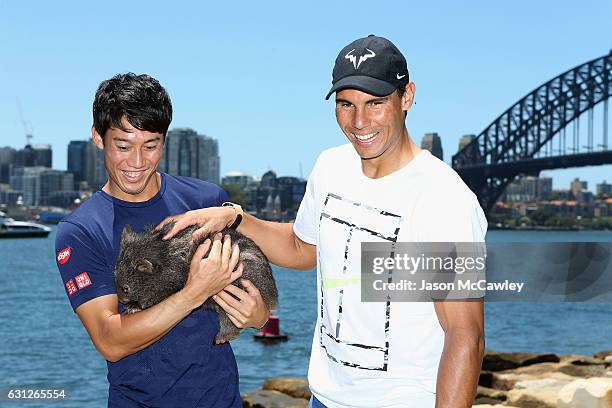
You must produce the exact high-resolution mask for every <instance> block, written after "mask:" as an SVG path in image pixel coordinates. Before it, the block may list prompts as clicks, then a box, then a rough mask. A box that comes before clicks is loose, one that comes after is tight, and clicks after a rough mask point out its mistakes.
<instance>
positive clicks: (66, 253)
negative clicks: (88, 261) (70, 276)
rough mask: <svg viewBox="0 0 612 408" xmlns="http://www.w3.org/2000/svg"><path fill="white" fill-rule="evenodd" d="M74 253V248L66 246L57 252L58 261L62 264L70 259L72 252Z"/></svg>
mask: <svg viewBox="0 0 612 408" xmlns="http://www.w3.org/2000/svg"><path fill="white" fill-rule="evenodd" d="M71 253H72V249H71V248H70V247H66V248H64V249H62V250H61V251H59V252H58V253H57V263H58V264H60V265H63V264H65V263H66V262H68V260H69V259H70V254H71Z"/></svg>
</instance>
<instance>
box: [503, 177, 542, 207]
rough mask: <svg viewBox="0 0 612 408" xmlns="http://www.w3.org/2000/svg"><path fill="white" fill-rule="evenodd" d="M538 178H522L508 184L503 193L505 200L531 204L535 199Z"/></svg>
mask: <svg viewBox="0 0 612 408" xmlns="http://www.w3.org/2000/svg"><path fill="white" fill-rule="evenodd" d="M537 190H538V178H537V177H533V176H524V177H521V178H519V179H518V180H514V181H513V182H512V183H510V184H508V187H506V191H505V198H506V200H510V201H521V202H533V201H535V199H536V197H537Z"/></svg>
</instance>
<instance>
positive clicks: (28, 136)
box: [15, 97, 34, 146]
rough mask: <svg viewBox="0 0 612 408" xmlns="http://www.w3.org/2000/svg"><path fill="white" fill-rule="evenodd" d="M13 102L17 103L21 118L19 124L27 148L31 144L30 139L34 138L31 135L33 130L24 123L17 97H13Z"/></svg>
mask: <svg viewBox="0 0 612 408" xmlns="http://www.w3.org/2000/svg"><path fill="white" fill-rule="evenodd" d="M15 100H16V101H17V110H18V111H19V117H20V118H21V124H22V125H23V130H24V131H25V137H26V146H29V145H31V144H32V138H33V137H34V136H33V135H32V133H33V129H32V126H30V125H29V124H28V122H26V120H25V118H24V116H23V110H22V109H21V103H19V97H15Z"/></svg>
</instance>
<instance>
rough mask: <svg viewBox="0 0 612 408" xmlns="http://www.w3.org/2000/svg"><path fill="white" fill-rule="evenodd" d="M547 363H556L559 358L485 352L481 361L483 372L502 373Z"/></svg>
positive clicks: (549, 355)
mask: <svg viewBox="0 0 612 408" xmlns="http://www.w3.org/2000/svg"><path fill="white" fill-rule="evenodd" d="M547 362H551V363H558V362H559V357H558V356H557V355H555V354H534V353H523V352H518V353H498V352H495V351H487V352H486V353H485V355H484V359H483V361H482V369H483V370H485V371H502V370H509V369H512V368H517V367H523V366H528V365H531V364H537V363H547Z"/></svg>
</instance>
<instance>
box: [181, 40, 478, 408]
mask: <svg viewBox="0 0 612 408" xmlns="http://www.w3.org/2000/svg"><path fill="white" fill-rule="evenodd" d="M332 83H333V86H332V88H331V90H330V91H329V93H328V95H327V98H329V97H330V95H331V94H333V93H334V92H335V93H336V119H337V121H338V125H339V126H340V128H341V130H342V131H343V133H344V134H345V136H346V137H347V139H348V140H349V142H350V143H349V144H346V145H343V146H339V147H335V148H332V149H328V150H326V151H324V152H323V153H321V155H320V156H319V158H318V159H317V162H316V164H315V166H314V169H313V170H312V173H311V175H310V177H309V179H308V184H307V187H306V194H305V196H304V199H303V200H302V203H301V205H300V209H299V211H298V214H297V219H296V220H295V223H293V224H292V223H286V224H283V223H274V222H268V221H262V220H258V219H257V218H255V217H253V216H251V215H248V214H243V213H242V211H241V209H240V208H239V207H237V206H234V208H233V209H232V208H209V209H203V210H195V211H190V212H188V213H186V214H183V215H180V216H177V217H174V219H175V220H177V221H178V222H177V226H176V227H175V229H174V230H173V231H172V233H171V235H173V234H174V233H175V232H176V231H178V230H180V229H182V228H184V227H185V226H187V225H192V224H198V225H200V226H201V228H200V232H199V233H206V232H208V231H211V230H218V229H221V228H223V227H224V226H226V225H230V224H236V222H239V223H240V226H239V228H238V231H240V232H242V233H243V234H245V235H248V236H249V237H251V238H252V239H253V240H254V241H255V242H256V243H257V244H258V245H259V246H260V247H261V249H262V250H263V251H264V253H265V254H266V255H267V256H268V258H269V259H270V261H271V262H272V263H274V264H277V265H280V266H283V267H286V268H292V269H310V268H312V267H313V266H315V265H316V266H317V294H318V295H317V297H318V299H317V301H318V307H317V324H316V328H315V333H314V337H313V342H312V351H311V356H310V367H309V371H308V381H309V384H310V388H311V390H312V393H313V399H312V400H311V403H310V406H312V407H315V408H316V407H330V408H331V407H423V408H425V407H428V408H429V407H434V406H436V407H444V408H446V407H470V406H471V405H472V402H473V398H474V394H475V390H476V385H477V381H478V375H479V372H480V366H481V363H482V356H483V352H484V318H483V304H482V302H481V301H475V302H474V301H472V302H460V301H455V302H362V301H361V297H360V294H361V291H360V276H361V243H362V242H411V241H412V242H436V241H438V242H463V241H466V242H484V236H485V233H486V229H487V221H486V219H485V217H484V214H483V211H482V209H481V208H480V206H479V204H478V201H477V199H476V197H475V195H474V194H473V193H472V192H471V191H470V190H469V188H468V187H467V186H466V185H465V184H464V183H463V181H462V180H461V179H460V177H459V176H458V175H457V173H455V172H454V171H453V170H452V169H451V168H450V167H449V166H448V165H446V164H445V163H444V162H442V161H440V160H438V159H437V158H435V157H434V156H432V155H431V154H430V153H429V152H428V151H426V150H422V149H420V148H418V147H417V146H416V145H415V144H414V142H413V141H412V139H411V137H410V135H409V133H408V130H407V128H406V125H405V118H406V112H407V111H408V110H409V109H410V107H411V106H412V102H413V99H414V93H415V85H414V83H413V82H410V81H409V75H408V69H407V64H406V60H405V59H404V57H403V55H402V54H401V52H400V51H399V50H398V49H397V47H395V45H393V44H392V43H391V42H390V41H389V40H387V39H385V38H381V37H375V36H368V37H365V38H360V39H358V40H356V41H353V42H352V43H351V44H349V45H347V46H346V47H345V48H344V49H343V50H342V51H341V52H340V54H339V55H338V57H337V59H336V63H335V66H334V71H333V81H332ZM238 215H240V217H238ZM241 217H242V222H240V218H241ZM237 218H238V219H237ZM217 302H219V303H221V304H222V305H223V304H225V306H226V307H231V306H232V305H234V304H236V302H237V301H236V300H235V299H234V298H232V297H231V296H229V295H228V294H225V293H223V292H222V293H220V294H219V295H218V299H217ZM244 318H245V319H246V318H248V316H244Z"/></svg>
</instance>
